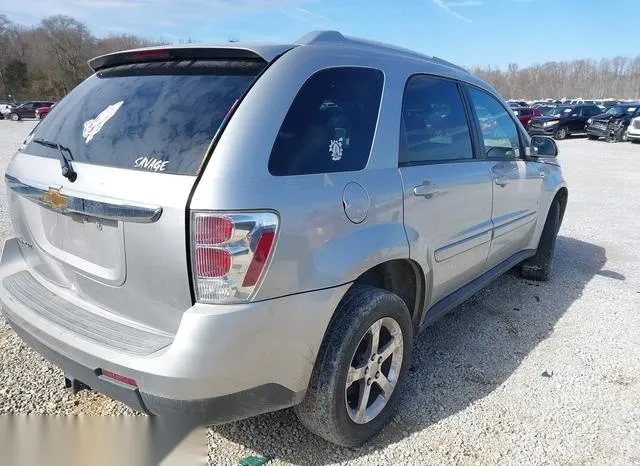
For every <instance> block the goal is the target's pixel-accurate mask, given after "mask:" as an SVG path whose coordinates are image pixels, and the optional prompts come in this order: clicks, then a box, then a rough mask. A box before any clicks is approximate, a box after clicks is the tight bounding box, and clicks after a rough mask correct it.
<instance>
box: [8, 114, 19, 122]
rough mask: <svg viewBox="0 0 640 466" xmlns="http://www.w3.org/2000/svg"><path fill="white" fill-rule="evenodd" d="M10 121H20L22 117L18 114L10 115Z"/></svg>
mask: <svg viewBox="0 0 640 466" xmlns="http://www.w3.org/2000/svg"><path fill="white" fill-rule="evenodd" d="M9 119H10V120H11V121H18V120H20V115H18V114H17V113H10V114H9Z"/></svg>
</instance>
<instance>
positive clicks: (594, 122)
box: [585, 102, 640, 141]
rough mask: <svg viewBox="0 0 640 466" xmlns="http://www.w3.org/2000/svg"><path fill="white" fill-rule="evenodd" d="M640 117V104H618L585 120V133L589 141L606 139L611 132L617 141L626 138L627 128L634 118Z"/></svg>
mask: <svg viewBox="0 0 640 466" xmlns="http://www.w3.org/2000/svg"><path fill="white" fill-rule="evenodd" d="M639 116H640V103H638V102H635V103H630V104H618V105H614V106H613V107H611V108H609V110H607V111H606V112H604V113H601V114H599V115H595V116H594V117H592V118H589V119H588V120H587V124H586V126H585V131H586V132H587V137H588V138H589V139H591V140H596V139H598V138H604V137H608V136H609V134H610V133H611V132H612V131H613V137H615V139H616V140H618V141H624V140H626V138H627V128H628V127H629V124H630V123H631V120H633V119H634V118H636V117H639Z"/></svg>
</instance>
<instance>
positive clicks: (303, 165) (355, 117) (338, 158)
mask: <svg viewBox="0 0 640 466" xmlns="http://www.w3.org/2000/svg"><path fill="white" fill-rule="evenodd" d="M383 82H384V75H383V74H382V71H380V70H376V69H371V68H352V67H344V68H342V67H340V68H329V69H325V70H322V71H319V72H317V73H316V74H314V75H313V76H311V77H310V78H309V79H308V80H307V82H306V83H305V84H304V85H303V86H302V89H301V90H300V92H299V93H298V95H297V96H296V98H295V99H294V101H293V103H292V104H291V108H289V111H288V113H287V115H286V117H285V119H284V122H283V123H282V127H281V128H280V131H279V133H278V137H277V139H276V141H275V144H274V146H273V149H272V151H271V156H270V157H269V172H270V173H271V174H272V175H275V176H285V175H305V174H312V173H332V172H346V171H355V170H362V169H363V168H364V167H365V165H366V164H367V161H368V160H369V152H370V151H371V145H372V142H373V134H374V131H375V128H376V122H377V121H378V110H379V108H380V97H381V95H382V86H383Z"/></svg>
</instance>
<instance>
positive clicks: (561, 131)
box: [555, 127, 569, 139]
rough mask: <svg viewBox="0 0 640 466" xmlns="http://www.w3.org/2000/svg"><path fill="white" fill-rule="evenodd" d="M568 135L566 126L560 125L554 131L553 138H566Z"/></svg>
mask: <svg viewBox="0 0 640 466" xmlns="http://www.w3.org/2000/svg"><path fill="white" fill-rule="evenodd" d="M568 135H569V132H568V131H567V128H565V127H562V128H558V130H557V131H556V135H555V138H556V139H566V138H567V136H568Z"/></svg>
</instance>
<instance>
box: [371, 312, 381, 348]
mask: <svg viewBox="0 0 640 466" xmlns="http://www.w3.org/2000/svg"><path fill="white" fill-rule="evenodd" d="M380 329H382V321H381V320H379V321H377V322H376V323H375V324H373V325H372V326H371V329H370V330H371V355H372V356H373V355H374V354H376V353H377V352H378V344H379V343H380Z"/></svg>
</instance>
